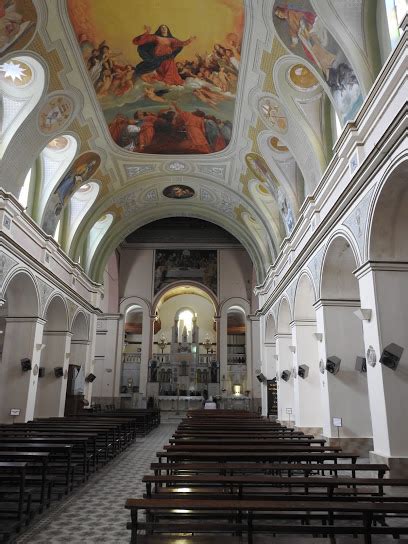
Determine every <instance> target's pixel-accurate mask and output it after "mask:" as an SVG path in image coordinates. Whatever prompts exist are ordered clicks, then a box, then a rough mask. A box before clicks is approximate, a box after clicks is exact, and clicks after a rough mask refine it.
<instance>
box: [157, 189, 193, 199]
mask: <svg viewBox="0 0 408 544" xmlns="http://www.w3.org/2000/svg"><path fill="white" fill-rule="evenodd" d="M163 195H164V196H165V197H167V198H175V199H179V200H181V199H184V198H191V197H193V196H194V195H195V191H194V189H192V188H191V187H188V186H187V185H169V186H168V187H166V188H165V189H164V190H163Z"/></svg>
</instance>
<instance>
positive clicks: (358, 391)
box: [322, 301, 372, 438]
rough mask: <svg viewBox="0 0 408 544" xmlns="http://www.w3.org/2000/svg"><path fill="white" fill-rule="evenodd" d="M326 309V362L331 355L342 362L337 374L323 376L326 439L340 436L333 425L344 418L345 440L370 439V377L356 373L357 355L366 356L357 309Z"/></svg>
mask: <svg viewBox="0 0 408 544" xmlns="http://www.w3.org/2000/svg"><path fill="white" fill-rule="evenodd" d="M340 304H341V301H339V305H336V306H332V305H330V306H325V307H324V333H323V334H324V342H323V343H324V345H325V354H324V355H323V357H322V358H323V359H324V361H326V358H327V357H330V356H331V355H337V357H340V359H341V366H340V371H339V373H338V374H337V375H335V376H333V375H332V374H330V373H328V372H325V374H324V376H323V377H322V387H323V388H325V389H326V394H325V393H324V392H323V397H325V401H323V417H324V425H323V432H324V434H325V435H326V436H337V431H336V429H335V428H334V427H333V426H332V418H333V417H341V418H343V428H342V429H341V436H343V437H364V438H365V437H371V436H372V429H371V417H370V409H369V401H368V387H367V376H366V374H364V373H360V372H357V371H356V370H355V361H356V357H357V356H358V355H360V356H362V355H364V344H363V334H362V326H361V321H359V319H358V318H357V317H356V316H355V315H354V313H353V312H354V311H355V310H356V309H358V308H359V307H360V305H359V304H358V305H356V306H341V305H340Z"/></svg>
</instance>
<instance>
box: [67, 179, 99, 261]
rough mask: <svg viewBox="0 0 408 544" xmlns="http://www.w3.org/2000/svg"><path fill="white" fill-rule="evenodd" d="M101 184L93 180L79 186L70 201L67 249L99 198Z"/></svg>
mask: <svg viewBox="0 0 408 544" xmlns="http://www.w3.org/2000/svg"><path fill="white" fill-rule="evenodd" d="M99 193H100V186H99V183H98V182H97V181H94V180H91V181H88V182H87V183H85V185H83V186H82V187H79V189H77V191H76V192H75V193H74V194H73V195H72V197H71V199H70V201H69V210H68V221H67V222H68V226H67V235H66V240H65V249H66V250H67V251H69V248H70V246H71V242H72V239H73V237H74V236H75V232H76V230H77V229H78V227H79V225H80V224H81V222H82V220H83V219H84V217H85V216H86V214H87V213H88V211H89V210H90V209H91V207H92V205H93V204H94V202H95V201H96V199H97V198H98V195H99Z"/></svg>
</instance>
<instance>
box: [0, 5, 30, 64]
mask: <svg viewBox="0 0 408 544" xmlns="http://www.w3.org/2000/svg"><path fill="white" fill-rule="evenodd" d="M36 22H37V12H36V10H35V8H34V6H33V3H32V2H31V0H0V58H1V55H4V54H6V53H8V52H9V51H12V50H15V49H21V48H23V47H24V46H25V45H27V43H28V42H29V41H30V39H31V38H32V37H33V34H34V31H35V26H36Z"/></svg>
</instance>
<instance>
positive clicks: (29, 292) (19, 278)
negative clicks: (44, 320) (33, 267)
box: [3, 268, 40, 317]
mask: <svg viewBox="0 0 408 544" xmlns="http://www.w3.org/2000/svg"><path fill="white" fill-rule="evenodd" d="M3 289H4V291H3V292H4V296H5V298H6V299H7V306H8V317H26V316H27V317H28V316H30V317H33V316H39V315H40V305H39V297H38V291H37V285H36V282H35V279H34V276H33V275H32V274H31V273H30V272H29V271H28V270H27V269H25V268H20V269H17V270H15V271H13V273H12V274H11V275H10V277H9V278H8V280H7V282H6V283H5V285H4V288H3Z"/></svg>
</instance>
